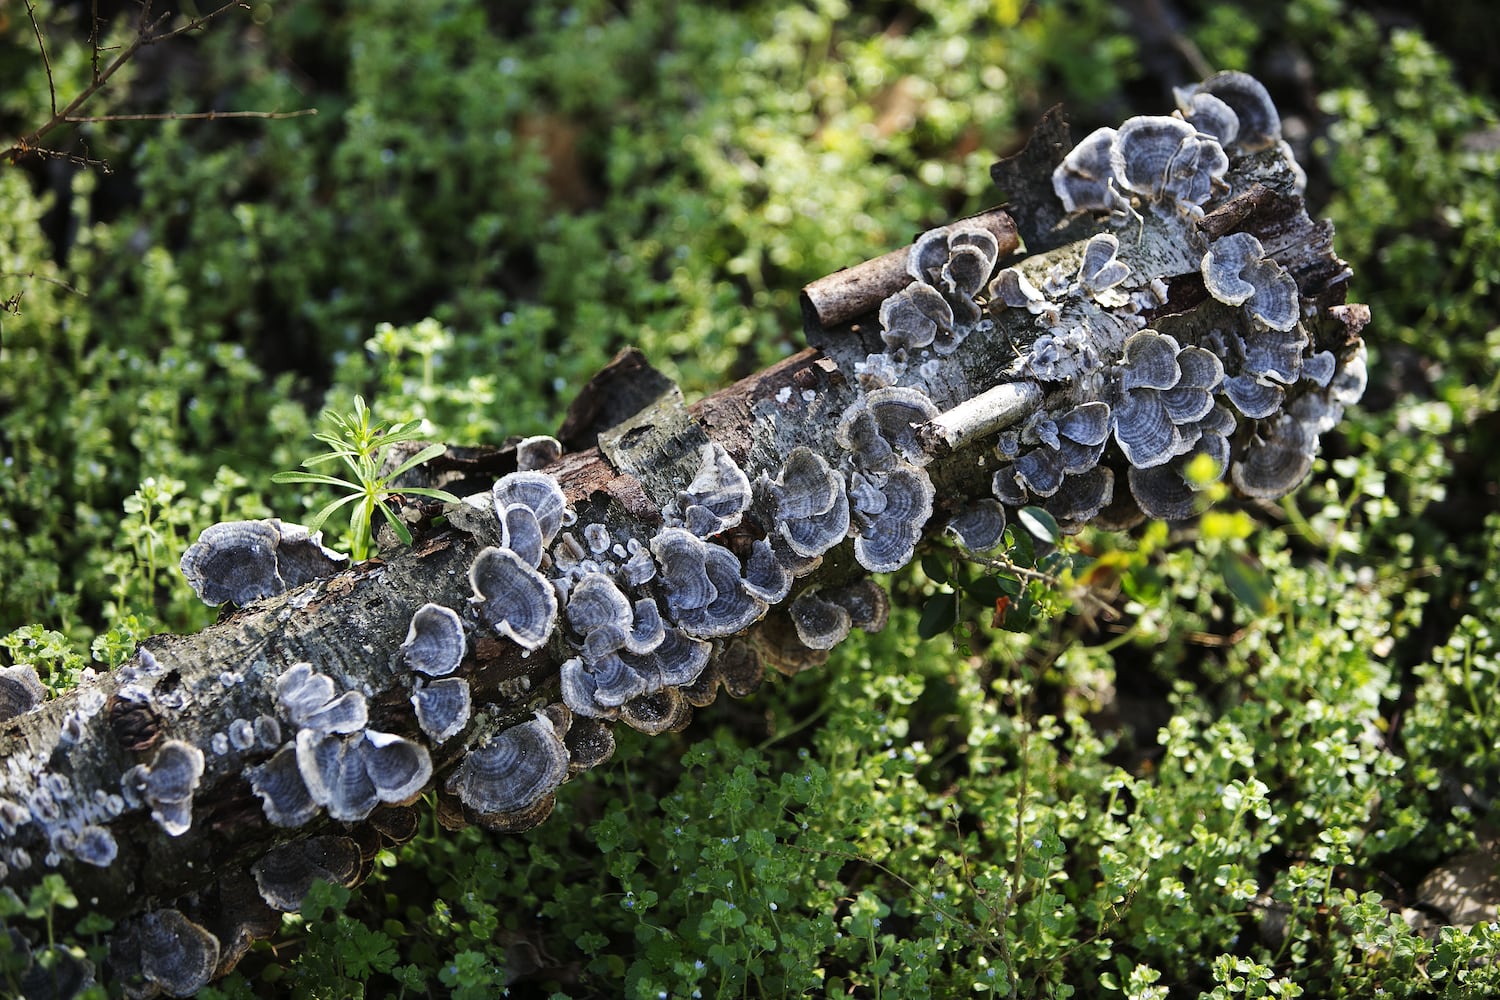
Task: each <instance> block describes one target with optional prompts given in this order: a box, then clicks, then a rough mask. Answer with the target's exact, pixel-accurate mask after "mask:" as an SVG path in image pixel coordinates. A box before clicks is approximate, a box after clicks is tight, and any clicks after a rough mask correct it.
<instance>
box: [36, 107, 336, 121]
mask: <svg viewBox="0 0 1500 1000" xmlns="http://www.w3.org/2000/svg"><path fill="white" fill-rule="evenodd" d="M317 113H318V109H317V108H302V109H300V110H298V111H184V112H178V111H164V112H162V113H160V114H150V115H146V114H142V115H78V116H76V117H72V116H70V117H67V118H64V119H63V121H66V122H69V123H71V124H90V123H93V122H187V121H202V122H210V121H214V120H216V119H224V118H264V119H270V120H273V121H277V120H280V119H282V118H306V117H307V116H308V115H315V114H317Z"/></svg>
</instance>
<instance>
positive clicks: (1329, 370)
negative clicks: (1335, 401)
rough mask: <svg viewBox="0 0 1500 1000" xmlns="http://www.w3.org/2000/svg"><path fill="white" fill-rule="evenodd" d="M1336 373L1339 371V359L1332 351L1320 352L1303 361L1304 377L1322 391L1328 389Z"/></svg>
mask: <svg viewBox="0 0 1500 1000" xmlns="http://www.w3.org/2000/svg"><path fill="white" fill-rule="evenodd" d="M1336 371H1338V359H1337V358H1335V357H1334V356H1333V352H1332V351H1319V352H1318V353H1316V354H1314V355H1312V356H1311V357H1307V358H1303V359H1302V377H1303V378H1304V379H1306V380H1307V381H1309V382H1311V383H1313V384H1314V385H1316V386H1318V387H1319V388H1320V389H1326V388H1328V384H1329V383H1330V382H1332V381H1333V374H1334V372H1336Z"/></svg>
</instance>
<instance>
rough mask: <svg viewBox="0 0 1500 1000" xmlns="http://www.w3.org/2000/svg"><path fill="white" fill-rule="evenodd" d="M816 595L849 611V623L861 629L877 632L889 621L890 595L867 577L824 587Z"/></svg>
mask: <svg viewBox="0 0 1500 1000" xmlns="http://www.w3.org/2000/svg"><path fill="white" fill-rule="evenodd" d="M818 595H819V596H820V597H822V598H823V599H824V600H827V601H831V602H833V603H834V604H837V605H838V606H839V607H841V608H843V609H844V610H845V611H847V612H849V623H850V624H851V625H853V626H854V627H855V628H857V629H860V630H862V631H865V632H879V631H881V630H882V629H884V628H885V626H886V623H887V622H888V621H890V618H891V597H890V595H889V594H887V593H886V592H885V588H884V587H882V586H881V585H880V584H878V583H876V582H875V581H874V580H872V579H870V578H869V577H862V578H860V579H858V580H855V581H854V582H852V583H846V584H843V585H841V586H837V587H824V588H822V589H821V590H819V591H818Z"/></svg>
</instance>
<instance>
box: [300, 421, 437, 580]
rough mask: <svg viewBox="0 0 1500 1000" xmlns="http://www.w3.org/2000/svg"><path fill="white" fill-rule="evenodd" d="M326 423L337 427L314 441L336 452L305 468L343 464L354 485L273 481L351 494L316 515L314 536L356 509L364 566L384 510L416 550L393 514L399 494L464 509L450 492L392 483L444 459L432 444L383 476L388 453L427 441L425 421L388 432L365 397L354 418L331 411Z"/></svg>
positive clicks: (353, 553) (305, 478)
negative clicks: (342, 511)
mask: <svg viewBox="0 0 1500 1000" xmlns="http://www.w3.org/2000/svg"><path fill="white" fill-rule="evenodd" d="M325 418H326V419H327V420H328V422H329V423H331V424H332V425H333V428H332V429H331V430H327V431H320V432H318V433H315V434H314V435H313V437H315V438H317V439H318V440H319V441H322V442H323V443H324V444H326V445H328V446H329V447H330V448H331V449H332V450H330V451H326V452H324V453H323V454H321V455H314V456H313V457H312V458H309V459H307V460H306V461H304V462H303V463H302V467H303V468H304V469H312V468H316V467H317V466H320V465H325V464H327V463H329V462H334V461H342V462H343V463H344V464H345V465H346V466H348V467H349V470H350V472H352V473H353V474H354V481H352V482H351V481H350V480H348V479H339V478H338V477H337V476H327V475H323V474H321V473H317V472H278V473H276V474H275V475H273V476H272V477H271V482H273V483H315V484H317V485H320V486H332V487H334V488H336V489H341V490H348V491H349V492H348V495H346V496H342V497H339V498H338V499H337V500H334V501H333V502H332V503H330V504H328V505H327V506H325V507H324V508H323V509H322V510H320V511H318V512H317V513H316V514H314V515H313V517H312V519H311V520H310V521H308V522H307V528H308V530H309V531H317V530H318V529H319V528H321V527H322V526H323V522H324V521H326V520H328V518H329V516H330V515H332V514H333V512H334V511H336V510H338V509H339V508H340V507H343V506H345V505H346V504H351V503H352V504H354V509H353V510H352V511H351V512H350V514H349V536H350V541H349V548H350V553H349V554H350V557H351V558H353V559H354V561H355V562H362V561H364V560H365V559H368V558H369V557H370V549H371V541H372V539H373V537H374V530H373V523H374V520H375V512H376V511H377V510H378V511H379V512H380V513H381V514H382V515H383V516H384V517H385V520H386V523H387V524H389V525H390V526H391V530H393V531H394V532H395V533H396V537H398V538H400V539H401V543H402V544H403V545H410V544H411V530H410V529H409V528H407V526H406V525H405V524H404V523H402V521H401V518H399V517H397V516H396V512H395V511H394V510H393V509H392V508H391V504H390V499H391V498H392V497H393V496H395V495H396V494H398V493H400V494H407V495H415V496H424V497H431V498H432V499H434V500H443V501H446V502H448V503H458V502H459V498H458V497H456V496H454V495H453V494H452V493H448V492H446V491H444V490H434V489H425V488H420V487H411V486H407V487H401V488H400V489H397V488H396V487H393V486H392V485H391V483H392V482H393V481H394V480H396V479H399V478H400V477H401V476H402V475H403V474H404V473H406V472H409V471H410V470H412V469H414V468H416V467H417V466H419V465H421V464H422V463H423V462H426V461H429V460H430V459H433V458H435V457H437V456H438V455H441V454H442V453H443V451H444V450H445V446H444V445H441V444H431V445H428V446H427V447H426V448H423V449H422V450H421V451H419V452H417V453H416V454H415V455H412V456H411V457H410V458H408V459H407V460H406V461H404V462H402V463H401V464H400V465H398V466H396V467H395V468H394V469H392V470H390V471H389V472H384V471H382V468H383V467H384V465H385V464H386V455H387V449H389V448H390V447H391V446H392V445H395V444H399V443H401V442H403V441H415V440H419V439H420V438H421V437H422V431H421V423H422V422H421V421H420V420H407V421H404V422H402V423H398V424H393V425H391V426H390V427H386V426H385V425H384V424H383V423H380V422H378V421H374V420H372V419H371V416H370V410H369V407H367V406H366V405H365V400H364V397H363V396H355V397H354V412H353V413H336V412H333V411H328V412H327V413H326V414H325Z"/></svg>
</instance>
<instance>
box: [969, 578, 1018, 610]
mask: <svg viewBox="0 0 1500 1000" xmlns="http://www.w3.org/2000/svg"><path fill="white" fill-rule="evenodd" d="M964 593H965V594H967V595H968V596H969V597H972V598H973V599H974V600H976V601H978V602H979V603H980V604H994V603H995V602H996V601H998V600H999V599H1000V598H1001V597H1003V596H1005V594H1006V593H1008V591H1006V589H1005V588H1004V587H1003V586H1002V585H1001V583H1000V580H999V579H997V578H996V577H994V576H981V577H979V578H978V579H977V580H972V581H970V582H969V584H968V585H967V586H966V587H964Z"/></svg>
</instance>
